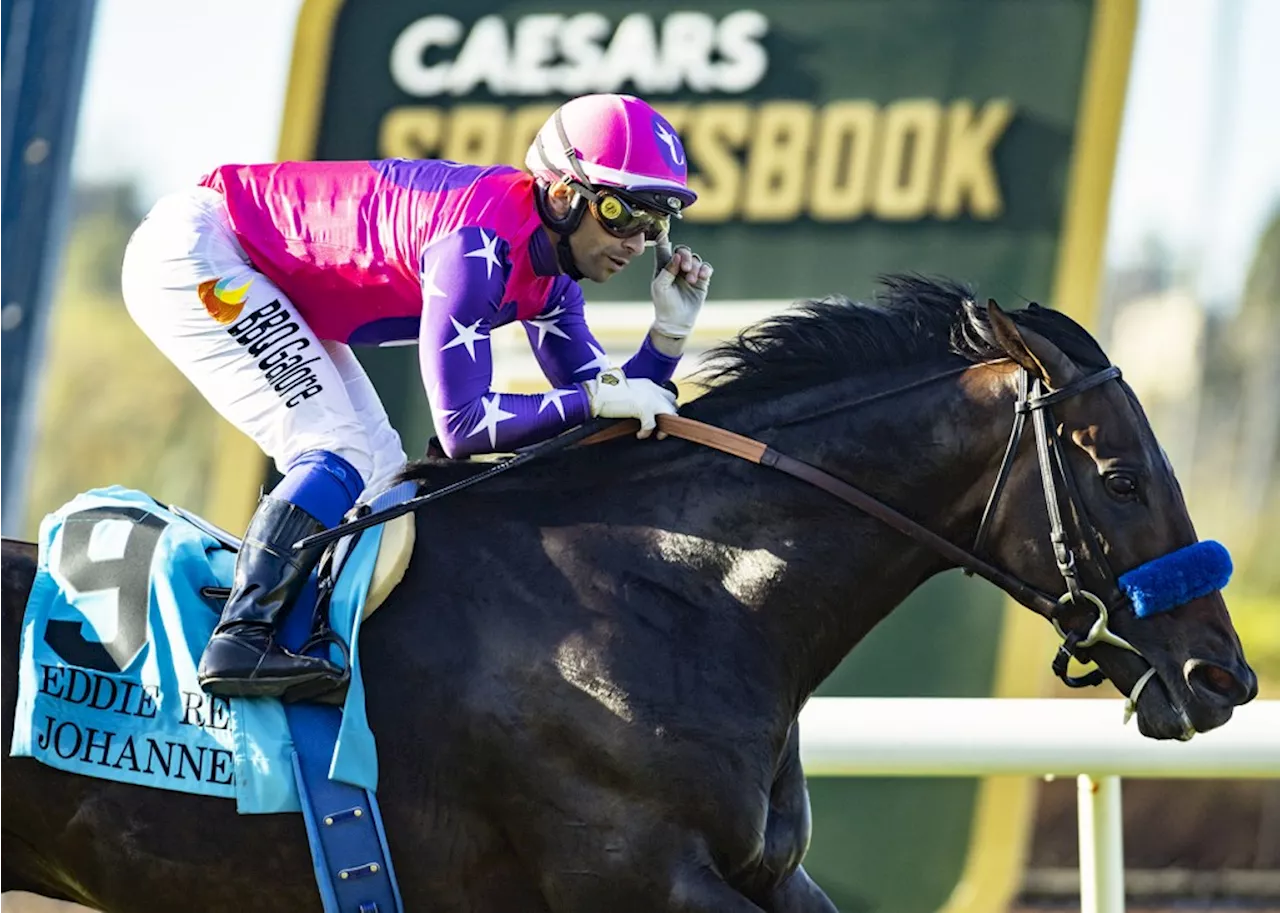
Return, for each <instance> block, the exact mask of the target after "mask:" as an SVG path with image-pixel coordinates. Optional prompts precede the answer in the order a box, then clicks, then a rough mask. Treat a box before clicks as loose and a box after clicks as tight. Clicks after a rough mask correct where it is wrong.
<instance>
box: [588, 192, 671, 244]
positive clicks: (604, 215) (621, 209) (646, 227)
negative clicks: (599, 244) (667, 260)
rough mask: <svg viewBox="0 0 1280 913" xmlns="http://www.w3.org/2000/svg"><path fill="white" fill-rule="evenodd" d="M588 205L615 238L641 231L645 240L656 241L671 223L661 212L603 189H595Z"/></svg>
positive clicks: (628, 236) (626, 236) (633, 234)
mask: <svg viewBox="0 0 1280 913" xmlns="http://www.w3.org/2000/svg"><path fill="white" fill-rule="evenodd" d="M590 206H591V214H592V215H593V216H595V218H596V221H597V222H599V223H600V224H601V225H603V226H604V230H605V231H607V232H608V233H609V234H611V235H613V236H614V237H617V238H630V237H633V236H635V235H638V234H641V233H643V234H644V236H645V239H646V240H649V241H656V240H657V239H658V238H659V237H660V236H661V235H662V233H663V232H665V231H666V230H667V229H668V227H670V225H671V220H670V219H669V218H668V217H667V216H665V215H663V214H662V213H657V212H654V211H652V210H650V209H644V208H642V207H640V206H633V205H632V204H630V203H628V202H627V201H626V200H624V199H623V198H622V197H620V196H616V195H615V194H612V193H608V192H604V191H596V198H595V199H594V200H591V201H590Z"/></svg>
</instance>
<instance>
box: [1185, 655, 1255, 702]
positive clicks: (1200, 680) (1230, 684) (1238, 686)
mask: <svg viewBox="0 0 1280 913" xmlns="http://www.w3.org/2000/svg"><path fill="white" fill-rule="evenodd" d="M1186 676H1187V684H1188V685H1190V686H1191V690H1192V691H1200V692H1208V693H1209V694H1210V695H1212V696H1214V697H1217V698H1221V699H1224V700H1226V701H1229V702H1230V703H1231V704H1233V705H1234V704H1243V703H1244V702H1245V701H1247V700H1248V699H1249V696H1250V694H1249V692H1250V687H1249V685H1247V684H1245V683H1244V682H1242V681H1241V680H1240V679H1239V678H1238V677H1236V676H1235V675H1234V674H1232V673H1231V672H1230V671H1229V670H1227V669H1224V668H1223V667H1222V666H1219V665H1217V664H1215V663H1211V662H1208V661H1206V660H1202V659H1193V660H1191V661H1190V662H1189V663H1187V671H1186Z"/></svg>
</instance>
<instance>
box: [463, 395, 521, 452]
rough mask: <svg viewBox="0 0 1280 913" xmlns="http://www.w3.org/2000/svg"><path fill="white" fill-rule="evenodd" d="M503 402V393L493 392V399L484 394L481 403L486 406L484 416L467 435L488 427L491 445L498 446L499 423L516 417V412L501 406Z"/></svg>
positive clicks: (475, 433) (472, 435)
mask: <svg viewBox="0 0 1280 913" xmlns="http://www.w3.org/2000/svg"><path fill="white" fill-rule="evenodd" d="M501 402H502V394H501V393H495V394H493V399H485V398H484V397H483V396H482V397H480V403H481V404H482V405H483V406H484V418H482V419H480V421H478V422H476V426H475V427H474V428H472V429H471V430H470V431H469V432H468V433H467V437H475V436H476V435H477V434H479V433H480V432H481V431H484V430H486V429H488V431H489V446H490V447H497V446H498V423H499V422H505V421H506V420H507V419H511V418H515V417H516V414H515V413H514V412H508V411H507V410H506V409H503V408H502V407H501Z"/></svg>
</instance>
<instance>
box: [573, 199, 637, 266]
mask: <svg viewBox="0 0 1280 913" xmlns="http://www.w3.org/2000/svg"><path fill="white" fill-rule="evenodd" d="M569 248H570V249H571V250H572V251H573V262H574V263H576V264H578V269H580V270H582V275H584V276H586V277H587V278H588V279H591V280H593V281H595V282H608V281H609V280H610V279H611V278H613V276H614V275H616V274H617V273H620V272H622V271H623V270H624V269H626V268H627V264H629V263H630V262H631V260H632V258H634V257H638V256H639V255H640V254H642V253H644V235H643V234H635V235H632V236H631V237H629V238H619V237H616V236H614V235H611V234H610V233H609V232H607V231H605V229H604V226H603V225H601V224H600V223H599V222H598V221H597V220H596V219H595V218H594V217H592V215H591V214H590V213H587V215H585V216H584V217H583V219H582V223H581V224H580V225H579V226H578V230H577V231H575V232H574V233H573V234H572V235H570V236H569Z"/></svg>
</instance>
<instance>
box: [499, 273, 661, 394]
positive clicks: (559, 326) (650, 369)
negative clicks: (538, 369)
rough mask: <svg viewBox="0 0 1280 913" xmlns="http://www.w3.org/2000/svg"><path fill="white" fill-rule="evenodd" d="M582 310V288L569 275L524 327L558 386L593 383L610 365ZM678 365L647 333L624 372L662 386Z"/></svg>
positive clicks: (543, 370) (549, 376)
mask: <svg viewBox="0 0 1280 913" xmlns="http://www.w3.org/2000/svg"><path fill="white" fill-rule="evenodd" d="M605 307H608V305H605ZM582 309H583V300H582V288H581V286H579V285H578V283H576V282H574V281H573V280H572V279H570V278H569V277H568V276H561V277H559V278H558V279H557V280H556V282H555V285H554V286H552V288H551V294H550V295H548V296H547V305H546V307H544V308H543V309H542V311H541V312H540V313H538V314H537V316H535V317H531V318H529V319H528V320H526V321H525V324H524V329H525V332H526V333H528V334H529V344H530V345H531V346H533V354H534V356H535V357H536V358H537V359H538V364H539V365H541V366H542V373H543V374H545V375H547V379H548V380H550V381H551V383H552V384H554V385H555V386H557V387H565V386H568V385H569V384H574V383H582V382H583V381H586V380H591V378H593V377H595V376H596V375H597V374H599V373H600V372H601V371H602V370H604V369H605V368H608V367H609V366H610V365H609V359H608V358H607V357H605V354H604V350H603V349H602V348H601V347H600V343H598V342H597V341H596V338H595V336H593V335H592V334H591V330H590V329H589V328H588V327H587V321H586V318H585V317H584V316H583V311H582ZM679 363H680V359H678V358H670V357H668V356H666V355H663V354H662V353H661V352H659V351H658V350H657V349H655V348H654V347H653V343H651V342H650V341H649V335H648V334H647V333H646V334H645V337H644V343H643V345H641V346H640V351H639V352H637V353H636V354H635V355H633V356H631V359H630V360H629V361H628V362H627V363H626V364H625V365H623V366H622V370H623V373H625V374H626V375H627V377H647V378H648V379H649V380H651V381H653V382H654V383H656V384H660V383H662V382H663V381H665V380H670V379H671V375H672V374H674V373H675V370H676V365H678V364H679Z"/></svg>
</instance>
